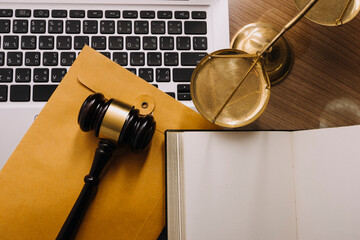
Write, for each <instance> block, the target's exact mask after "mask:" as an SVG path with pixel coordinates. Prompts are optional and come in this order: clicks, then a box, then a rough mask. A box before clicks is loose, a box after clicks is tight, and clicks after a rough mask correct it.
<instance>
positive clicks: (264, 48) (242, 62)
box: [190, 0, 360, 128]
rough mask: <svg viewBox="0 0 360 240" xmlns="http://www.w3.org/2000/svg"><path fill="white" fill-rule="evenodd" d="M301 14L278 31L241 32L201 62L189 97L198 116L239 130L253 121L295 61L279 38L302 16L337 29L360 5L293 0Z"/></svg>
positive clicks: (349, 0)
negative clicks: (226, 45)
mask: <svg viewBox="0 0 360 240" xmlns="http://www.w3.org/2000/svg"><path fill="white" fill-rule="evenodd" d="M294 2H295V5H296V6H297V8H298V9H300V11H299V13H298V14H297V15H296V16H295V17H294V18H293V19H292V20H291V21H289V22H288V23H287V24H286V25H285V26H284V27H283V28H282V29H281V30H280V31H277V30H276V29H275V28H273V27H272V26H271V25H270V24H266V23H252V24H249V25H247V26H245V27H243V28H242V29H240V30H239V31H238V32H237V33H236V34H235V36H234V38H233V39H232V41H231V49H223V50H219V51H216V52H213V53H211V54H209V55H208V56H207V57H205V58H204V59H202V60H201V61H200V63H199V64H198V65H197V67H196V68H195V70H194V73H193V75H192V79H191V86H190V90H191V96H192V99H193V102H194V105H195V107H196V108H197V110H198V111H199V113H200V114H201V115H203V116H204V117H205V118H206V119H207V120H209V121H211V122H212V123H214V124H216V125H219V126H222V127H226V128H237V127H241V126H245V125H247V124H249V123H251V122H253V121H255V120H256V119H257V118H258V117H259V116H260V115H261V114H262V113H263V112H264V110H265V108H266V106H267V103H268V101H269V97H270V89H271V87H272V86H274V85H276V84H278V83H279V82H281V81H282V80H283V79H285V78H286V76H287V75H288V74H289V73H290V71H291V68H292V65H293V61H294V55H293V50H292V47H291V44H290V42H289V40H288V39H287V38H286V37H285V36H283V35H284V33H285V32H287V31H288V30H289V29H291V28H292V27H293V26H294V25H295V24H296V23H297V22H298V21H299V20H300V19H301V18H302V17H303V16H306V17H307V18H308V19H309V20H311V21H313V22H314V23H317V24H321V25H324V26H341V25H343V24H346V23H347V22H349V21H351V20H352V19H353V18H354V17H355V16H356V15H357V14H358V13H359V11H360V0H310V1H308V0H295V1H294Z"/></svg>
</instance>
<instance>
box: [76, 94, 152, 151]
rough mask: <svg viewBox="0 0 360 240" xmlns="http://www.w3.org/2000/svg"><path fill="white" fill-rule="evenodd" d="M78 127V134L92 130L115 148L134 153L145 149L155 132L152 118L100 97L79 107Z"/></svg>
mask: <svg viewBox="0 0 360 240" xmlns="http://www.w3.org/2000/svg"><path fill="white" fill-rule="evenodd" d="M78 123H79V125H80V128H81V130H83V131H84V132H88V131H90V130H95V136H96V137H99V138H101V139H106V140H109V141H111V142H113V143H114V144H115V145H117V146H122V145H128V146H129V147H130V148H131V149H132V150H134V151H140V150H143V149H145V148H146V147H147V146H148V145H149V143H150V142H151V139H152V137H153V135H154V132H155V126H156V122H155V120H154V118H153V116H152V115H145V116H142V115H140V114H139V110H138V109H135V108H134V107H133V106H130V105H128V104H125V103H123V102H120V101H117V100H115V99H110V100H108V101H107V100H106V99H105V97H104V96H103V95H102V94H100V93H95V94H92V95H90V96H89V97H88V98H87V99H86V100H85V101H84V103H83V105H82V106H81V109H80V112H79V116H78Z"/></svg>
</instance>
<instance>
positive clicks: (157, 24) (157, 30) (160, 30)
mask: <svg viewBox="0 0 360 240" xmlns="http://www.w3.org/2000/svg"><path fill="white" fill-rule="evenodd" d="M151 33H152V34H165V22H164V21H152V22H151Z"/></svg>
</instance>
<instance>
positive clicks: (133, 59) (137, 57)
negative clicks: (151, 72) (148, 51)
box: [130, 52, 145, 66]
mask: <svg viewBox="0 0 360 240" xmlns="http://www.w3.org/2000/svg"><path fill="white" fill-rule="evenodd" d="M130 65H131V66H144V65H145V53H143V52H132V53H130Z"/></svg>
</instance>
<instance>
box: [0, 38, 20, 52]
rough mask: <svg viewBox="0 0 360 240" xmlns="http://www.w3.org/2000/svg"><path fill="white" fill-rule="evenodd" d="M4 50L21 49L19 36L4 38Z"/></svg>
mask: <svg viewBox="0 0 360 240" xmlns="http://www.w3.org/2000/svg"><path fill="white" fill-rule="evenodd" d="M3 48H4V49H18V48H19V36H4V38H3Z"/></svg>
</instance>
